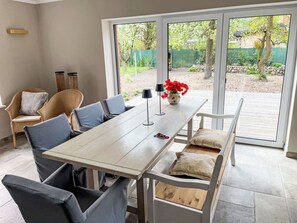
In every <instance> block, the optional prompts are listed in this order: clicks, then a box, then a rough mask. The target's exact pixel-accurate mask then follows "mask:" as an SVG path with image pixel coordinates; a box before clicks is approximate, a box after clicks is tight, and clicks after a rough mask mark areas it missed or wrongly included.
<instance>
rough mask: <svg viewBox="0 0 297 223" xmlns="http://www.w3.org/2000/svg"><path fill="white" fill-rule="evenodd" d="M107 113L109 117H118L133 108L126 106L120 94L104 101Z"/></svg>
mask: <svg viewBox="0 0 297 223" xmlns="http://www.w3.org/2000/svg"><path fill="white" fill-rule="evenodd" d="M104 103H105V106H106V109H107V112H108V114H109V115H111V116H116V115H120V114H122V113H124V112H126V111H128V110H130V109H132V108H134V106H126V105H125V101H124V98H123V96H122V95H121V94H118V95H116V96H113V97H111V98H108V99H105V100H104Z"/></svg>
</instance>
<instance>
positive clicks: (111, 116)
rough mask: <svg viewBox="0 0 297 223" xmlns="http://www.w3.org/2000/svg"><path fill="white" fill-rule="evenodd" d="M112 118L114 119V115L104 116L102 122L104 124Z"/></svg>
mask: <svg viewBox="0 0 297 223" xmlns="http://www.w3.org/2000/svg"><path fill="white" fill-rule="evenodd" d="M114 117H115V116H114V115H104V117H103V121H104V122H106V121H108V120H110V119H113V118H114Z"/></svg>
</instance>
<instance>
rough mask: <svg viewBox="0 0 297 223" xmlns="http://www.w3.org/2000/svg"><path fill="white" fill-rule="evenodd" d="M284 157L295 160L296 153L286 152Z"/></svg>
mask: <svg viewBox="0 0 297 223" xmlns="http://www.w3.org/2000/svg"><path fill="white" fill-rule="evenodd" d="M286 157H288V158H293V159H297V153H292V152H286Z"/></svg>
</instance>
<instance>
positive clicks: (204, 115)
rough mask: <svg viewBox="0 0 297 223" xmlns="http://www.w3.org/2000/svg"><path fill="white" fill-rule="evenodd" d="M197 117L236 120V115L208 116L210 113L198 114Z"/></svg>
mask: <svg viewBox="0 0 297 223" xmlns="http://www.w3.org/2000/svg"><path fill="white" fill-rule="evenodd" d="M196 116H197V117H207V118H217V119H225V118H234V115H222V114H218V115H215V114H208V113H198V114H197V115H196Z"/></svg>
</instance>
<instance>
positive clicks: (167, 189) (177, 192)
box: [155, 134, 235, 210]
mask: <svg viewBox="0 0 297 223" xmlns="http://www.w3.org/2000/svg"><path fill="white" fill-rule="evenodd" d="M234 139H235V135H234V134H232V138H231V140H230V142H229V145H228V146H227V150H228V151H226V152H227V153H228V154H229V153H230V151H231V149H232V146H233V141H234ZM183 152H188V153H197V154H208V155H211V156H213V157H217V155H218V154H219V153H220V150H219V149H212V148H206V147H200V146H195V145H190V144H188V145H187V146H186V147H185V148H184V149H183ZM227 157H228V156H225V157H224V161H223V164H222V170H221V173H220V177H219V179H218V184H217V185H220V182H221V179H222V176H223V173H224V169H225V166H226V163H227V160H228V159H227ZM173 165H174V163H173V164H172V166H173ZM172 166H171V167H172ZM218 189H219V187H218V186H217V188H216V190H215V195H214V200H215V199H216V195H217V192H218ZM155 191H156V197H157V198H159V199H163V200H166V201H170V202H173V203H176V204H180V205H184V206H187V207H190V208H194V209H197V210H202V208H203V205H204V202H205V199H206V196H207V191H206V190H201V189H194V188H183V187H176V186H172V185H169V184H166V183H164V182H158V184H157V185H156V189H155ZM213 205H214V202H213Z"/></svg>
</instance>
